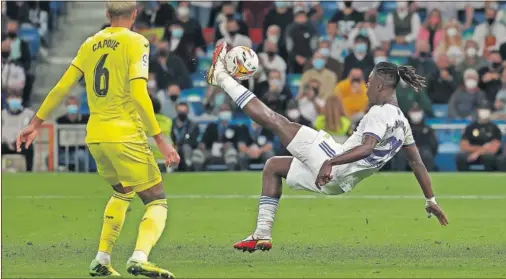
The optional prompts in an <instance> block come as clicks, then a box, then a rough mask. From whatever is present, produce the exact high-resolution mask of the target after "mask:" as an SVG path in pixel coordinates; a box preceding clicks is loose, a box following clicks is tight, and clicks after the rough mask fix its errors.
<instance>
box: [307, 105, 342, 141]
mask: <svg viewBox="0 0 506 279" xmlns="http://www.w3.org/2000/svg"><path fill="white" fill-rule="evenodd" d="M313 127H314V128H315V129H316V130H323V131H325V132H327V133H329V134H330V135H331V136H333V137H334V138H335V139H336V141H338V142H343V139H345V138H346V137H347V136H349V135H351V120H350V119H349V118H348V117H346V116H345V115H344V111H343V106H342V104H341V101H340V100H339V97H337V96H330V97H329V98H328V99H327V101H326V103H325V106H323V109H322V111H321V113H320V115H318V117H317V118H316V120H315V122H314V125H313Z"/></svg>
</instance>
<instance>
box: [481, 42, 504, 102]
mask: <svg viewBox="0 0 506 279" xmlns="http://www.w3.org/2000/svg"><path fill="white" fill-rule="evenodd" d="M487 61H488V65H487V66H484V67H483V68H481V69H480V70H479V71H478V73H479V74H480V82H479V84H478V85H479V87H480V88H481V90H483V92H485V95H486V96H487V100H488V101H489V103H493V102H494V101H495V96H496V95H497V92H499V90H500V89H501V87H502V82H501V72H502V71H503V69H504V67H503V66H502V59H501V55H500V54H499V52H498V51H492V52H490V53H489V54H488V57H487Z"/></svg>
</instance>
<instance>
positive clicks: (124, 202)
mask: <svg viewBox="0 0 506 279" xmlns="http://www.w3.org/2000/svg"><path fill="white" fill-rule="evenodd" d="M134 196H135V192H130V193H127V194H121V193H117V192H115V193H114V194H113V195H112V197H111V198H110V199H109V202H108V203H107V205H106V207H105V210H104V223H103V225H102V233H101V234H100V244H99V246H98V251H99V252H98V253H97V257H96V260H97V261H98V262H99V263H101V264H109V263H110V261H111V252H112V248H113V247H114V244H115V243H116V239H117V238H118V236H119V234H120V232H121V228H122V227H123V223H124V222H125V216H126V212H127V209H128V206H129V205H130V201H132V199H133V197H134Z"/></svg>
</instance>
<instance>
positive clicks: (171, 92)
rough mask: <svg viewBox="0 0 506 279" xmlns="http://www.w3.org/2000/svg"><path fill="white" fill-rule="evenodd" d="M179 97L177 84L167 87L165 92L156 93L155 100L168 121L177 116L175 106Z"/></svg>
mask: <svg viewBox="0 0 506 279" xmlns="http://www.w3.org/2000/svg"><path fill="white" fill-rule="evenodd" d="M180 95H181V88H180V87H179V86H178V85H177V84H171V85H169V86H167V91H165V90H160V91H158V94H157V98H158V100H159V101H160V103H161V107H162V108H161V112H162V114H163V115H165V116H167V117H168V118H170V119H174V118H175V117H176V116H177V112H176V105H177V103H178V101H179V96H180Z"/></svg>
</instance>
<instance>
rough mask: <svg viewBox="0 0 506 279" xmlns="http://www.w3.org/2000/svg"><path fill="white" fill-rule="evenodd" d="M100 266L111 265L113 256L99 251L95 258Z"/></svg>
mask: <svg viewBox="0 0 506 279" xmlns="http://www.w3.org/2000/svg"><path fill="white" fill-rule="evenodd" d="M95 260H97V261H98V262H99V263H100V264H103V265H107V264H111V254H108V253H106V252H102V251H98V253H97V256H96V257H95Z"/></svg>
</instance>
